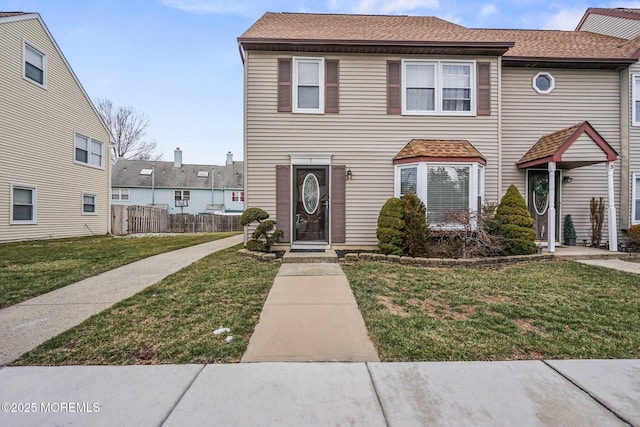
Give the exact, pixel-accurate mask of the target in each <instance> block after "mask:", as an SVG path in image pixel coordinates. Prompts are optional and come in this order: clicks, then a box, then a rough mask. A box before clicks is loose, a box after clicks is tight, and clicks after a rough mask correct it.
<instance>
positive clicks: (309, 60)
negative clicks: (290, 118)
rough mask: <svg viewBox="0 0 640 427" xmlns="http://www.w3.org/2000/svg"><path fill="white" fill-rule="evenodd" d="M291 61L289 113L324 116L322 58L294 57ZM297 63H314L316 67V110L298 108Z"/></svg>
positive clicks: (323, 66) (323, 69) (323, 64)
mask: <svg viewBox="0 0 640 427" xmlns="http://www.w3.org/2000/svg"><path fill="white" fill-rule="evenodd" d="M291 59H292V68H293V70H292V76H291V83H292V86H293V87H292V88H291V98H292V99H291V111H292V112H293V113H307V114H324V96H325V75H324V72H325V62H324V58H322V57H310V56H294V57H293V58H291ZM299 63H315V64H317V65H318V108H300V107H298V64H299Z"/></svg>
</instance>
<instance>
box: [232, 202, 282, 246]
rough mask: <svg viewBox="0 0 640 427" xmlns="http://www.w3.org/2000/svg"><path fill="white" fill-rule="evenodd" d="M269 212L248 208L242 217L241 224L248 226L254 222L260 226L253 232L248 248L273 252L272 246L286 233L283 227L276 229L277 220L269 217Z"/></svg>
mask: <svg viewBox="0 0 640 427" xmlns="http://www.w3.org/2000/svg"><path fill="white" fill-rule="evenodd" d="M268 218H269V214H268V213H267V212H266V211H264V210H263V209H260V208H248V209H247V210H245V211H244V212H243V213H242V216H241V217H240V224H242V226H244V227H246V226H248V225H249V224H251V223H253V222H256V221H257V222H258V226H257V227H256V229H255V231H254V232H253V233H252V234H251V240H249V241H248V242H247V248H248V249H250V250H252V251H256V250H257V251H263V252H271V246H273V244H274V243H275V242H276V240H278V239H279V238H280V237H282V236H283V235H284V232H283V231H282V230H281V229H279V228H278V229H275V230H274V228H275V226H276V222H275V221H274V220H272V219H268Z"/></svg>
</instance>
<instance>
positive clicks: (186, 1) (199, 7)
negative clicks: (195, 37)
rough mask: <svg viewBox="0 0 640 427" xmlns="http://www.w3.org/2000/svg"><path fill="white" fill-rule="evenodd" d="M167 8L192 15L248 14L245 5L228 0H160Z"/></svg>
mask: <svg viewBox="0 0 640 427" xmlns="http://www.w3.org/2000/svg"><path fill="white" fill-rule="evenodd" d="M160 2H161V3H162V4H163V5H165V6H168V7H173V8H175V9H180V10H182V11H185V12H192V13H212V14H221V15H224V14H232V15H243V14H246V13H247V12H248V9H249V8H248V6H247V4H244V3H243V2H240V1H229V0H226V1H225V0H160Z"/></svg>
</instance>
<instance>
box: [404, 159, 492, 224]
mask: <svg viewBox="0 0 640 427" xmlns="http://www.w3.org/2000/svg"><path fill="white" fill-rule="evenodd" d="M432 166H454V167H461V166H463V167H468V168H469V211H470V212H471V213H476V214H477V213H478V212H477V202H478V196H481V197H482V200H484V185H485V184H484V180H485V166H484V165H482V164H480V163H478V162H446V161H440V162H435V161H434V162H415V163H403V164H399V165H396V166H395V184H394V196H395V197H401V196H402V195H401V194H400V177H401V175H400V171H401V169H404V168H409V167H417V168H418V177H417V195H418V197H420V200H422V201H423V202H424V204H425V206H426V207H427V210H428V209H429V207H428V206H427V202H426V200H427V176H428V171H429V167H432ZM478 179H480V182H478ZM427 220H429V217H427ZM430 226H431V228H433V229H434V230H447V229H455V228H458V226H457V225H456V224H440V223H430Z"/></svg>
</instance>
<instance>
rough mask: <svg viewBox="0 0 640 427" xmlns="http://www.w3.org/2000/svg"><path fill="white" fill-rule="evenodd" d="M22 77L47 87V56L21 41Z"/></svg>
mask: <svg viewBox="0 0 640 427" xmlns="http://www.w3.org/2000/svg"><path fill="white" fill-rule="evenodd" d="M22 57H23V71H24V74H23V77H24V78H25V79H27V80H29V81H30V82H32V83H35V84H37V85H39V86H42V87H44V88H46V87H47V83H46V82H47V56H46V55H45V54H44V53H42V51H40V50H38V49H36V48H35V47H33V46H32V45H30V44H29V43H27V42H23V54H22Z"/></svg>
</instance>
